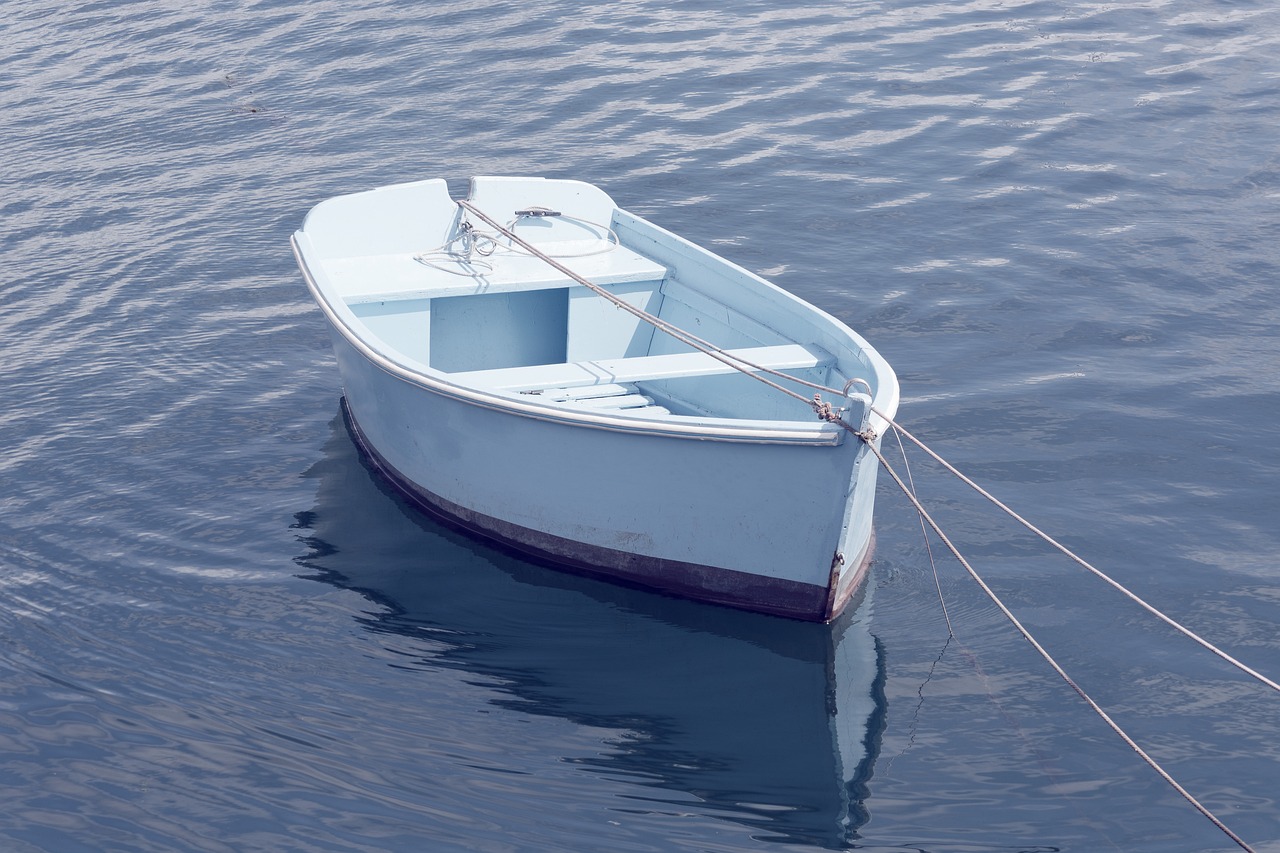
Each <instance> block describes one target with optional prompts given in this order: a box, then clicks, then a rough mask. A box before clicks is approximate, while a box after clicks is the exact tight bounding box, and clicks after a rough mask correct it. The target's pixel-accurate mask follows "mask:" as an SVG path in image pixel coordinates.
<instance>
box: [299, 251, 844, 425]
mask: <svg viewBox="0 0 1280 853" xmlns="http://www.w3.org/2000/svg"><path fill="white" fill-rule="evenodd" d="M300 234H302V235H303V236H305V232H302V231H299V232H295V233H294V234H293V235H292V236H291V238H290V243H291V244H292V246H293V251H294V256H295V258H296V259H297V261H298V266H299V268H300V269H301V270H302V273H303V278H304V280H305V281H306V283H307V288H308V290H310V291H311V295H312V297H313V298H314V299H315V301H316V304H317V305H319V306H320V309H321V311H323V312H324V314H325V316H326V317H327V318H328V320H329V322H330V324H331V325H332V326H333V327H334V328H335V329H337V330H338V331H339V332H340V333H341V334H342V336H343V337H344V338H345V339H346V340H347V342H348V343H349V344H351V345H352V346H353V347H355V349H356V350H357V351H358V352H359V353H360V354H361V355H362V356H364V357H365V358H366V359H368V360H369V361H370V362H371V363H372V364H374V365H375V366H377V367H378V368H379V369H381V370H383V371H384V372H386V373H388V374H390V375H392V376H394V377H396V378H398V379H401V380H404V381H406V382H409V383H411V384H413V385H415V386H417V387H419V388H422V389H423V390H426V391H430V392H432V393H435V394H439V395H441V396H445V397H450V398H453V399H456V400H460V401H462V402H465V403H469V404H471V405H475V406H478V407H481V408H485V409H490V410H492V411H499V412H505V413H508V414H513V415H517V416H520V417H527V418H533V419H535V420H543V421H550V422H554V423H565V424H569V425H573V426H581V427H587V428H591V429H603V430H610V431H614V432H627V433H640V434H644V435H652V436H665V437H672V438H686V439H695V440H703V441H730V442H744V443H751V444H786V445H796V446H814V447H833V446H836V445H839V444H842V443H843V441H844V436H845V430H844V429H842V428H841V427H839V426H836V425H833V424H829V423H824V422H815V423H814V424H813V425H811V426H806V425H802V424H801V423H800V422H791V421H763V420H755V421H746V420H741V419H731V418H715V417H705V418H699V419H698V420H697V422H690V423H682V422H678V421H669V420H665V419H659V418H654V417H634V416H633V417H628V416H626V415H625V414H619V415H610V414H603V413H595V412H589V411H582V410H575V409H567V408H563V407H560V406H557V405H555V404H547V403H541V404H540V403H539V402H538V401H537V400H536V399H535V398H533V397H532V396H529V397H528V398H527V399H520V397H519V396H517V395H515V394H512V393H510V392H503V391H489V390H486V389H481V388H478V387H476V386H472V385H462V384H459V383H454V382H449V381H447V380H446V379H444V378H443V377H444V376H447V374H444V373H442V372H440V375H439V376H438V377H437V376H434V375H432V374H431V373H427V372H424V371H422V370H417V369H414V368H413V367H410V366H409V365H406V364H403V363H402V362H399V361H397V360H395V359H393V358H391V357H389V356H388V355H386V354H385V353H383V352H380V351H379V350H378V349H376V348H374V347H373V346H371V345H370V344H369V342H368V341H366V340H365V339H364V337H363V336H362V335H360V334H359V333H358V332H357V330H356V329H355V328H353V327H352V324H351V323H350V322H349V321H348V319H347V318H346V317H344V316H342V313H341V312H340V311H339V310H338V309H337V308H336V307H335V305H334V304H333V300H331V299H330V298H329V295H328V294H327V293H326V292H325V290H326V289H325V288H324V287H323V286H322V285H321V283H320V282H319V281H318V280H317V279H318V276H317V275H316V273H315V271H314V270H313V269H312V267H311V265H310V264H309V263H308V262H307V258H306V256H305V252H304V249H303V247H302V246H301V245H300V242H299V240H298V236H299V235H300ZM348 311H349V309H348ZM428 369H429V368H428ZM520 396H524V395H520ZM775 423H777V424H782V423H786V424H788V426H773V424H775Z"/></svg>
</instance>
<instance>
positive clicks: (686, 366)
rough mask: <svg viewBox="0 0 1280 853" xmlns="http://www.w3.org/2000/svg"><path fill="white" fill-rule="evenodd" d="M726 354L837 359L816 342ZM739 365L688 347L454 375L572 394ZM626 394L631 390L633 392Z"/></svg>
mask: <svg viewBox="0 0 1280 853" xmlns="http://www.w3.org/2000/svg"><path fill="white" fill-rule="evenodd" d="M726 353H727V354H729V355H730V356H733V357H735V358H741V359H745V360H746V361H749V362H751V363H753V364H758V365H760V366H761V367H767V368H769V369H771V370H803V369H807V368H819V367H830V366H832V365H833V364H834V363H835V357H834V356H833V355H831V353H829V352H827V351H826V350H824V349H822V348H821V347H819V346H816V345H814V344H780V345H777V346H770V347H748V348H745V349H734V350H726ZM735 370H736V368H734V367H732V366H730V365H728V364H725V363H724V362H722V361H720V360H719V359H716V358H713V357H712V356H710V355H707V354H706V353H701V352H686V353H673V354H670V355H647V356H640V357H638V358H611V359H598V360H595V361H577V362H568V363H564V364H535V365H532V366H528V367H504V368H499V369H495V370H471V371H466V372H460V373H451V374H449V378H450V379H451V380H452V381H454V382H457V383H458V384H461V385H468V386H471V387H475V388H488V389H491V390H495V391H516V392H527V391H546V390H549V389H555V390H557V391H563V392H566V393H568V392H569V391H570V390H571V389H575V388H583V387H586V386H599V387H602V388H603V387H605V386H624V385H627V384H630V383H636V382H645V381H653V380H659V379H676V378H679V377H686V376H715V375H717V374H726V373H733V372H734V371H735ZM625 393H631V391H627V392H625ZM565 399H566V400H568V399H572V398H570V397H566V398H565Z"/></svg>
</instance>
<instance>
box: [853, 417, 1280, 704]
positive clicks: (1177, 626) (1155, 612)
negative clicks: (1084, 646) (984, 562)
mask: <svg viewBox="0 0 1280 853" xmlns="http://www.w3.org/2000/svg"><path fill="white" fill-rule="evenodd" d="M872 411H875V409H874V408H873V409H872ZM876 414H878V415H880V417H882V418H884V419H885V420H886V421H888V422H889V423H890V424H892V426H893V428H894V429H895V430H897V431H899V432H900V433H902V434H903V435H905V436H906V437H907V438H908V439H909V440H910V441H911V442H912V443H913V444H915V445H916V446H917V447H919V448H920V449H921V450H923V451H924V452H925V453H927V454H928V455H929V456H930V457H932V458H933V460H934V461H935V462H937V463H938V464H939V465H941V466H942V467H943V468H945V469H946V470H947V471H948V472H949V473H951V474H953V475H954V476H955V477H957V478H958V479H959V480H960V481H961V482H963V483H964V484H965V485H967V486H969V487H970V488H971V489H973V490H974V491H976V492H977V493H978V494H980V495H982V496H983V497H984V498H986V499H987V500H988V501H990V502H991V503H992V504H994V505H995V506H996V507H998V508H999V509H1000V510H1002V511H1003V512H1004V513H1005V514H1006V515H1008V516H1009V517H1010V518H1012V519H1013V520H1014V521H1017V522H1018V523H1019V524H1021V525H1022V526H1023V527H1025V528H1026V529H1027V530H1030V531H1031V532H1032V533H1034V534H1035V535H1036V536H1039V537H1040V538H1041V539H1043V540H1044V541H1045V542H1046V543H1048V544H1049V545H1052V546H1053V547H1054V548H1056V549H1057V550H1058V551H1060V552H1061V553H1063V554H1065V555H1066V556H1067V557H1070V558H1071V560H1072V561H1074V562H1075V563H1077V564H1078V565H1080V566H1082V567H1083V568H1085V569H1088V570H1089V571H1090V572H1092V573H1093V574H1094V576H1096V577H1098V578H1100V579H1101V580H1103V581H1106V582H1107V583H1108V584H1109V585H1111V587H1113V588H1114V589H1116V590H1117V591H1119V592H1120V593H1121V594H1123V595H1124V596H1125V597H1126V598H1128V599H1129V600H1130V601H1132V602H1134V603H1135V604H1137V605H1138V606H1140V607H1141V608H1142V609H1144V610H1146V611H1147V612H1148V613H1150V614H1151V615H1152V616H1155V617H1156V618H1157V619H1159V620H1160V621H1161V622H1164V623H1165V624H1166V625H1168V626H1169V627H1171V628H1173V629H1174V630H1176V631H1178V632H1179V633H1180V634H1182V635H1183V636H1185V637H1187V638H1188V639H1191V640H1194V641H1195V642H1196V643H1198V644H1200V645H1201V646H1202V647H1204V648H1205V649H1207V650H1208V651H1210V652H1213V653H1214V654H1215V655H1217V656H1218V657H1219V658H1221V659H1222V660H1224V661H1226V662H1227V663H1229V664H1231V665H1232V666H1234V667H1235V668H1236V669H1238V670H1240V671H1241V672H1243V673H1245V674H1247V675H1249V676H1251V677H1252V678H1255V679H1257V680H1258V681H1260V682H1262V683H1263V684H1265V685H1266V686H1268V687H1270V688H1271V689H1272V690H1276V691H1280V684H1277V683H1276V682H1275V681H1273V680H1272V679H1270V678H1267V677H1266V676H1265V675H1263V674H1262V673H1260V672H1258V671H1257V670H1255V669H1253V668H1252V667H1250V666H1248V665H1246V664H1244V663H1242V662H1240V661H1238V660H1236V659H1235V658H1234V657H1232V656H1231V655H1229V654H1227V652H1225V651H1223V650H1222V649H1220V648H1218V647H1217V646H1215V645H1214V644H1213V643H1211V642H1209V641H1208V640H1206V639H1205V638H1204V637H1201V636H1200V635H1199V634H1197V633H1195V632H1194V631H1192V630H1191V629H1190V628H1188V627H1186V626H1185V625H1182V624H1181V623H1179V622H1178V621H1176V620H1175V619H1173V618H1172V617H1170V616H1168V615H1166V614H1165V613H1163V612H1161V611H1160V610H1159V609H1157V608H1156V607H1154V606H1153V605H1151V604H1148V603H1147V602H1146V601H1144V600H1143V599H1142V598H1140V597H1138V595H1137V594H1136V593H1134V592H1133V591H1132V590H1130V589H1128V588H1127V587H1125V586H1124V585H1123V584H1121V583H1120V582H1119V581H1117V580H1116V579H1114V578H1112V577H1111V576H1109V575H1108V574H1106V573H1105V572H1103V571H1102V570H1101V569H1099V568H1097V567H1095V566H1093V565H1092V564H1090V563H1088V562H1087V561H1085V559H1084V558H1083V557H1080V556H1079V555H1078V554H1076V553H1075V552H1074V551H1072V550H1071V549H1070V548H1068V547H1067V546H1065V545H1063V544H1062V543H1061V542H1059V541H1058V540H1056V539H1054V538H1053V537H1052V536H1050V535H1049V534H1047V533H1045V532H1044V531H1043V530H1041V529H1040V528H1038V527H1036V526H1035V525H1034V524H1032V523H1031V522H1029V521H1027V520H1026V519H1025V518H1023V517H1022V516H1021V515H1019V514H1018V513H1017V512H1015V511H1014V510H1012V509H1011V508H1009V507H1008V506H1006V505H1005V504H1004V503H1002V502H1001V501H1000V500H999V499H998V498H996V497H995V496H994V495H992V494H991V493H990V492H988V491H987V490H986V489H984V488H982V486H979V485H978V484H977V483H975V482H974V481H973V480H971V479H969V478H968V477H966V476H965V475H964V474H963V473H961V472H960V471H959V470H958V469H956V467H955V466H953V465H952V464H951V463H949V462H947V460H945V459H943V458H942V457H941V456H939V455H938V454H937V453H935V452H934V451H933V450H932V449H930V448H929V446H928V445H926V444H925V443H924V442H923V441H921V440H920V439H918V438H916V437H915V436H914V435H912V434H911V433H910V432H908V431H907V430H906V429H904V428H903V427H902V426H901V425H900V424H898V423H896V422H895V421H894V420H893V419H892V418H889V417H887V416H886V415H885V414H884V413H882V412H876ZM847 428H848V426H847V425H846V429H847Z"/></svg>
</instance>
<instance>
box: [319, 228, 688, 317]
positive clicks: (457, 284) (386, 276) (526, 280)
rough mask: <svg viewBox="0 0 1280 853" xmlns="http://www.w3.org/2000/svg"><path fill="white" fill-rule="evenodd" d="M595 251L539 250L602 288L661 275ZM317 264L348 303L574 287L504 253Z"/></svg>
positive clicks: (646, 265) (590, 247) (595, 245)
mask: <svg viewBox="0 0 1280 853" xmlns="http://www.w3.org/2000/svg"><path fill="white" fill-rule="evenodd" d="M600 247H601V243H600V241H596V240H592V241H566V242H564V243H556V244H551V245H548V246H547V247H546V249H545V250H546V251H547V252H548V253H549V254H551V255H552V256H553V257H555V256H559V257H557V260H559V261H560V263H562V264H564V265H565V266H566V267H568V268H569V269H571V270H573V271H574V272H575V273H577V274H578V275H580V276H582V277H583V278H585V279H587V280H588V281H590V282H592V283H594V284H599V285H602V286H607V285H611V284H629V283H633V282H645V281H654V282H657V281H662V280H663V279H664V278H666V276H667V273H668V270H667V268H666V267H664V266H662V265H661V264H657V263H654V262H653V261H651V260H649V259H648V258H645V257H644V256H642V255H640V254H637V253H636V252H633V251H632V250H631V249H628V248H627V247H625V246H614V247H612V248H611V249H608V250H606V251H599V250H600ZM587 252H595V254H586V253H587ZM323 264H324V267H325V270H326V271H327V272H328V273H329V276H330V277H331V279H332V280H333V281H334V282H335V283H336V284H337V287H338V290H339V292H340V295H341V297H342V299H343V300H344V301H345V302H346V303H347V304H348V305H356V304H360V303H368V302H389V301H392V300H400V299H433V298H437V297H441V296H469V295H473V294H480V293H509V292H512V291H517V290H542V289H546V288H552V287H571V286H580V285H578V284H577V283H576V282H574V281H573V280H572V279H570V278H568V277H566V276H565V275H564V274H563V273H561V272H560V271H559V270H557V269H555V268H554V267H552V266H550V265H549V264H547V263H546V262H545V261H542V260H539V259H538V258H535V257H533V256H531V255H526V254H521V253H517V252H515V251H511V250H507V249H503V250H500V251H499V252H495V253H494V254H493V255H490V256H488V257H484V256H479V255H477V256H476V257H475V263H474V264H471V265H467V264H466V263H465V262H459V261H455V260H452V259H451V258H450V256H448V255H444V254H434V255H431V256H430V257H429V262H428V261H422V260H418V258H417V256H416V255H414V254H407V253H406V254H387V255H363V256H357V257H347V258H333V259H330V260H326V261H324V262H323Z"/></svg>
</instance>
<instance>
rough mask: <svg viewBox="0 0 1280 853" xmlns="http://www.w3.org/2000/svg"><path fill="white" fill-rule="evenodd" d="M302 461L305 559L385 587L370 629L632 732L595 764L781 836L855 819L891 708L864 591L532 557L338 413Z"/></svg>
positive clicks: (522, 704)
mask: <svg viewBox="0 0 1280 853" xmlns="http://www.w3.org/2000/svg"><path fill="white" fill-rule="evenodd" d="M307 476H309V477H312V478H315V479H317V480H318V481H319V482H318V489H317V501H316V507H315V509H314V510H313V511H311V512H306V513H299V515H298V527H300V528H302V529H303V530H304V531H305V532H304V537H305V538H304V541H305V542H306V544H307V545H308V546H309V549H310V550H309V553H307V554H306V555H305V556H302V557H299V558H298V563H299V564H300V565H302V566H303V567H304V568H306V570H307V574H306V575H305V577H308V578H311V579H315V580H320V581H324V582H325V583H329V584H333V585H334V586H337V587H340V588H344V589H349V590H354V591H357V592H359V593H361V594H362V595H364V596H366V597H368V598H369V599H370V600H372V601H374V602H376V603H377V604H379V605H380V607H381V608H382V609H381V610H380V611H379V612H377V613H372V614H369V615H368V616H367V617H364V618H363V619H364V621H365V623H366V627H367V628H368V629H369V630H371V631H376V632H380V633H395V634H404V635H406V636H410V637H413V638H415V639H421V638H422V637H423V636H424V632H427V635H428V636H430V637H432V638H433V640H437V641H439V642H440V646H439V648H438V650H435V651H432V652H428V654H430V655H431V656H432V658H431V661H430V662H431V664H432V665H433V666H436V667H441V666H445V667H452V668H456V669H459V670H462V671H465V672H468V673H472V674H476V675H480V676H484V677H486V680H493V681H495V682H496V683H497V684H498V685H500V686H499V688H498V689H499V692H500V694H501V695H500V698H499V699H496V700H494V701H495V704H498V705H501V706H504V707H510V708H514V709H518V710H519V711H520V712H522V713H528V714H537V715H548V716H553V717H559V718H562V719H566V720H570V721H573V722H575V723H579V724H584V725H600V726H612V727H615V728H622V729H626V730H628V731H629V732H631V733H633V736H629V737H628V738H627V739H626V740H625V742H624V743H623V745H622V747H621V748H619V749H617V750H615V751H612V752H609V753H602V754H600V755H598V756H593V757H592V759H591V762H592V765H594V766H593V767H592V769H594V770H597V771H599V772H601V773H602V774H605V775H607V777H608V778H610V779H615V780H616V779H626V780H630V781H632V782H633V783H635V784H638V785H643V786H646V787H648V788H650V789H653V790H651V791H650V792H648V793H646V794H645V795H644V799H646V800H650V801H653V802H663V801H664V795H663V794H662V793H661V792H662V791H669V792H676V795H667V796H668V799H667V801H669V802H671V803H680V804H682V805H684V806H685V807H686V808H687V806H688V803H689V796H690V795H691V794H692V795H693V796H694V797H696V798H697V800H699V801H702V802H703V803H705V804H706V805H707V806H708V811H709V813H713V814H715V815H717V816H719V817H722V818H729V819H732V820H735V821H737V822H739V823H743V824H747V825H750V826H752V827H754V828H757V829H759V830H762V831H764V832H766V833H768V836H769V837H770V838H771V839H772V840H777V841H790V842H801V843H809V844H814V843H816V844H820V845H822V846H843V845H845V844H848V843H849V842H850V841H852V840H854V839H856V838H857V837H858V835H857V830H858V827H860V826H861V825H862V824H864V823H865V822H866V820H867V812H866V808H865V807H864V805H863V802H864V800H865V799H866V797H867V785H868V782H869V781H870V778H871V773H872V769H873V766H874V763H875V760H876V757H877V754H878V752H879V746H880V735H881V732H882V730H883V725H884V718H885V700H884V692H883V682H884V673H883V660H882V657H883V656H882V654H881V651H880V647H879V643H878V641H877V640H876V639H875V637H874V636H872V634H871V633H870V631H869V627H868V619H869V616H870V611H871V607H870V603H871V602H870V601H867V600H864V601H862V602H861V603H859V604H857V605H856V606H850V607H849V608H847V609H846V611H845V613H844V614H843V615H842V616H841V617H840V618H839V619H837V620H836V621H834V622H832V623H831V624H828V625H820V624H813V623H807V622H799V621H792V620H788V619H782V618H778V617H772V616H764V615H760V614H754V613H748V612H743V611H737V610H732V609H729V608H724V607H717V606H714V605H708V604H699V603H696V602H690V601H685V600H680V599H675V598H668V597H665V596H660V595H656V594H654V593H650V592H645V591H642V590H634V589H628V588H625V587H621V586H617V585H615V584H609V583H604V582H599V581H594V580H591V579H588V578H581V577H575V576H572V575H566V574H564V573H563V572H559V571H555V570H552V569H548V568H544V567H541V566H538V565H536V564H533V563H530V562H528V561H526V560H524V559H523V558H521V557H517V556H514V555H511V554H508V553H506V552H504V551H501V550H498V549H495V548H493V547H490V546H488V545H486V544H483V543H480V542H477V541H475V540H474V539H472V538H470V537H467V536H465V535H463V534H460V533H457V532H455V531H453V530H450V529H448V528H446V527H444V526H441V525H440V524H438V523H437V522H436V521H434V520H433V519H430V518H427V517H426V516H424V515H423V514H422V513H420V512H418V511H417V510H416V509H414V508H413V507H412V506H411V505H410V504H408V503H407V502H405V501H404V500H402V499H401V497H400V496H399V495H398V494H397V493H394V492H393V491H391V489H390V488H389V487H388V486H387V485H385V483H384V481H383V480H382V479H381V478H379V477H378V476H377V475H376V474H374V473H373V472H372V471H371V470H370V469H369V468H367V467H366V466H365V464H364V460H363V459H362V458H361V456H360V455H359V452H358V451H357V450H356V448H355V446H354V445H353V443H352V441H351V438H350V436H349V433H348V429H347V425H346V423H345V421H344V418H343V417H342V415H341V414H339V415H338V416H337V417H336V418H335V419H334V421H333V435H332V437H331V439H330V441H329V442H328V444H327V446H326V448H325V456H324V458H323V459H322V460H321V461H320V462H318V463H316V464H315V465H314V466H313V467H312V468H311V469H310V471H308V473H307ZM867 586H868V587H870V585H869V584H868V585H867ZM579 763H581V761H580V759H579Z"/></svg>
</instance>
